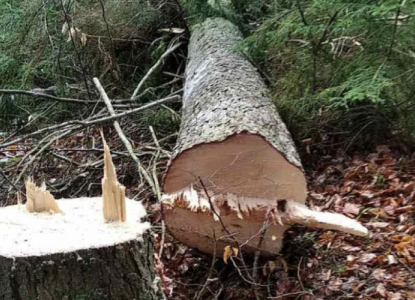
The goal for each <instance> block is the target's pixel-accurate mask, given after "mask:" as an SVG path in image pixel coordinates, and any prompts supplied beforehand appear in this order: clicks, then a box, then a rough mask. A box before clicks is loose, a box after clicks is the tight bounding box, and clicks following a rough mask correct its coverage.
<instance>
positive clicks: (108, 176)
mask: <svg viewBox="0 0 415 300" xmlns="http://www.w3.org/2000/svg"><path fill="white" fill-rule="evenodd" d="M101 135H102V132H101ZM102 143H103V145H104V177H103V178H102V199H103V212H104V219H105V221H106V222H125V221H126V210H125V186H123V185H122V184H121V183H119V182H118V179H117V174H116V171H115V167H114V163H113V162H112V158H111V152H110V149H109V147H108V145H107V143H106V141H105V139H104V136H103V135H102Z"/></svg>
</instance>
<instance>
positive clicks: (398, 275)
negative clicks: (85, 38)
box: [0, 133, 415, 300]
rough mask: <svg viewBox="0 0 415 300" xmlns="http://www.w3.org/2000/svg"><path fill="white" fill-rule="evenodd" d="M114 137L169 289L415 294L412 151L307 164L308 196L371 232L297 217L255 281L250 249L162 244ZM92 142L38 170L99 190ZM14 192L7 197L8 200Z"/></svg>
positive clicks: (175, 293) (64, 191) (71, 145)
mask: <svg viewBox="0 0 415 300" xmlns="http://www.w3.org/2000/svg"><path fill="white" fill-rule="evenodd" d="M93 134H95V133H93ZM96 135H97V136H98V133H96ZM108 141H109V144H110V147H111V148H112V150H113V151H114V153H113V154H114V156H115V159H114V162H115V164H116V165H117V171H118V173H119V177H120V180H121V181H122V182H123V184H125V185H126V187H127V194H128V196H129V197H130V198H134V199H141V200H143V202H144V203H145V205H146V206H147V208H148V211H149V215H150V220H151V221H152V222H153V227H154V232H155V233H156V239H155V253H156V254H155V262H156V269H157V272H158V274H159V275H160V277H161V278H162V285H163V288H164V291H165V293H166V295H168V298H169V299H304V300H305V299H307V300H308V299H327V300H328V299H366V300H369V299H387V300H404V299H415V189H414V188H415V159H413V158H412V157H408V156H404V155H401V154H400V153H398V152H395V151H392V150H390V149H389V148H388V147H387V146H378V147H377V151H376V152H374V153H371V154H368V155H359V154H356V155H353V156H346V155H335V156H328V155H327V156H324V157H321V158H320V161H319V164H318V166H319V167H318V169H317V170H314V171H309V172H308V182H309V197H308V204H309V205H310V206H311V207H312V208H313V209H316V210H323V211H333V212H339V213H343V214H345V215H347V216H349V217H351V218H355V219H358V220H359V221H360V222H362V223H363V224H364V225H365V226H366V227H367V228H368V229H369V230H370V236H369V237H367V238H360V237H353V236H350V235H346V234H343V233H339V232H334V231H323V230H312V229H306V228H304V227H300V226H298V227H293V228H292V229H291V230H289V231H288V232H287V234H286V237H285V242H284V248H283V251H282V253H281V255H280V256H279V257H276V258H275V259H273V260H260V261H259V263H258V264H257V267H258V273H259V278H258V281H257V285H256V287H255V285H254V284H252V282H251V281H250V280H249V279H248V278H252V276H251V275H252V274H253V266H254V265H255V264H254V262H253V261H254V260H253V258H250V257H247V258H246V265H245V267H243V268H242V267H235V266H234V265H232V264H225V262H224V261H223V259H215V260H214V261H212V258H211V257H209V256H206V255H204V254H201V253H199V252H198V251H197V250H195V249H189V248H187V247H186V246H184V245H182V244H180V243H178V242H177V241H175V240H174V239H173V238H172V237H171V236H169V235H168V233H166V234H165V243H164V245H163V247H162V251H161V249H160V248H161V238H162V236H163V233H162V230H161V228H162V226H161V214H160V206H159V204H157V203H156V202H155V201H154V199H153V200H149V197H150V196H149V195H150V193H149V191H148V190H147V191H145V192H142V191H141V189H142V187H140V186H139V185H138V178H139V175H138V174H137V171H136V170H135V167H134V165H133V164H132V163H130V162H129V161H130V159H129V157H128V155H123V152H122V147H120V146H119V142H118V138H117V136H116V135H113V134H112V135H110V134H108ZM160 141H161V146H162V147H163V145H164V147H165V148H166V149H168V148H169V147H170V146H171V145H172V144H173V143H172V139H171V138H170V137H168V138H166V139H165V140H163V139H161V140H160ZM87 142H88V141H86V140H85V135H82V136H78V137H77V136H73V137H70V138H68V139H66V140H65V139H64V140H60V141H58V142H56V143H54V144H52V146H51V151H49V152H48V153H46V154H44V155H45V156H44V157H45V158H48V159H43V160H40V161H41V162H40V163H38V164H37V165H36V166H35V169H34V172H35V173H37V174H41V173H42V174H48V176H46V177H45V176H42V178H43V179H45V180H46V181H47V182H48V187H49V188H50V189H51V190H53V189H54V190H55V191H56V194H57V195H58V197H59V195H63V196H66V197H72V196H86V195H88V196H93V195H96V194H97V193H99V192H100V178H101V176H102V175H101V173H102V166H100V165H99V164H96V165H94V163H96V162H98V161H99V160H100V159H101V157H102V151H99V150H98V148H99V147H96V148H94V149H97V150H93V151H92V150H91V151H86V150H82V149H80V148H82V147H83V146H85V145H86V144H87ZM25 143H26V144H27V145H25V144H24V143H23V144H22V145H19V146H14V147H10V148H9V149H8V151H5V152H2V153H1V157H0V159H3V160H4V159H5V158H9V159H10V160H11V161H12V163H7V164H6V165H3V166H2V170H3V172H4V174H5V175H6V176H8V177H9V180H10V179H13V178H14V177H15V176H16V174H18V172H17V171H16V166H17V164H18V161H19V158H21V157H22V156H23V155H24V154H25V148H26V146H28V147H29V146H30V145H29V144H30V143H31V141H30V140H27V141H25ZM164 143H165V144H164ZM117 145H118V146H117ZM140 149H143V150H140V151H142V152H141V155H142V156H141V158H142V159H145V156H146V155H148V156H149V157H151V156H152V155H153V154H152V153H154V152H152V151H154V148H152V146H151V141H148V142H147V143H146V144H142V145H141V147H140ZM56 154H57V155H58V156H56ZM65 158H66V159H67V160H65ZM14 160H15V162H14V163H13V161H14ZM68 160H69V161H68ZM147 161H151V159H147ZM166 162H167V157H164V158H162V159H161V161H160V162H159V164H158V166H157V167H158V169H159V171H160V177H161V174H162V170H163V168H164V166H165V164H166ZM91 164H92V167H91ZM88 165H89V167H88ZM80 166H86V167H82V168H81V167H80ZM42 170H43V171H42ZM75 170H76V172H75ZM2 180H3V179H1V180H0V187H2V188H3V189H0V193H2V194H3V196H2V198H3V199H5V197H4V195H5V193H6V191H7V189H5V188H4V187H5V186H6V187H7V182H6V181H4V180H3V181H2ZM38 180H39V178H38ZM52 193H53V191H52ZM58 197H57V198H58ZM14 200H15V199H13V197H12V198H10V197H9V203H11V202H13V201H14ZM10 201H11V202H10ZM160 252H162V253H161V254H162V255H161V258H160V257H159V254H160Z"/></svg>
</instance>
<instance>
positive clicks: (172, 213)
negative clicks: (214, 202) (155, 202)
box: [163, 207, 289, 257]
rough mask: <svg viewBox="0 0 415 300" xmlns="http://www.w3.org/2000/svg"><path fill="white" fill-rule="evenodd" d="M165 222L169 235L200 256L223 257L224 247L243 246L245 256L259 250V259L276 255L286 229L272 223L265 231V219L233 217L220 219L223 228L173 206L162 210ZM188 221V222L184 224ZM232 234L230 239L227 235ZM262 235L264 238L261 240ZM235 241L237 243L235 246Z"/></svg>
mask: <svg viewBox="0 0 415 300" xmlns="http://www.w3.org/2000/svg"><path fill="white" fill-rule="evenodd" d="M163 214H164V220H165V222H166V225H167V228H168V229H169V231H170V233H171V234H172V235H173V236H174V237H175V238H177V239H178V240H179V241H180V242H182V243H183V244H185V245H188V246H189V247H192V248H197V249H198V250H199V251H201V252H203V253H207V254H209V255H215V256H217V257H222V256H223V253H224V249H225V247H226V246H228V245H231V246H233V247H237V246H242V247H241V248H242V250H243V251H244V252H245V253H254V252H255V251H257V250H260V251H261V256H265V257H267V256H268V257H271V256H274V255H277V254H278V253H279V252H280V250H281V248H282V242H283V237H284V232H285V230H287V229H288V228H289V226H288V225H287V226H282V225H280V224H272V225H271V226H267V227H266V228H267V229H266V230H264V228H265V227H264V220H263V219H262V220H261V219H256V220H253V219H251V220H246V219H240V218H238V216H236V215H227V216H226V217H225V216H224V217H221V219H222V222H223V223H224V225H225V228H226V230H224V228H223V226H222V224H221V222H219V221H218V220H215V218H214V217H213V216H212V214H208V213H206V212H193V211H191V210H189V209H185V208H179V207H174V208H172V209H164V212H163ZM183 220H188V222H183ZM227 231H228V232H229V233H231V234H232V237H230V236H229V234H228V232H227ZM261 236H263V239H262V241H260V240H261ZM235 240H236V241H237V244H236V243H235Z"/></svg>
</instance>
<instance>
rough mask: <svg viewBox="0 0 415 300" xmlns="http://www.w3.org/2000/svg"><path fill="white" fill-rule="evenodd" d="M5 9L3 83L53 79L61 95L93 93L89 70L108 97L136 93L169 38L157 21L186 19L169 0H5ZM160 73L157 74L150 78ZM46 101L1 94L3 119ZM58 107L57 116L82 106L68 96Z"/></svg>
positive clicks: (38, 108)
mask: <svg viewBox="0 0 415 300" xmlns="http://www.w3.org/2000/svg"><path fill="white" fill-rule="evenodd" d="M63 4H64V6H62V5H63ZM102 5H103V6H104V7H102ZM0 16H1V17H0V88H9V89H22V90H30V89H33V88H48V87H51V86H55V87H56V90H57V93H58V95H61V96H66V97H74V98H81V99H82V98H84V99H85V98H89V97H96V95H95V94H94V93H93V90H94V88H93V84H92V77H99V78H100V80H101V82H102V83H103V85H104V86H105V88H106V90H107V91H108V92H109V93H110V96H111V97H121V98H124V97H125V96H126V95H129V94H130V95H131V93H132V90H133V89H134V88H135V86H137V83H138V82H139V81H140V79H141V77H142V75H143V74H145V73H146V72H147V71H148V69H149V68H150V67H151V66H152V65H153V63H154V62H155V61H156V60H157V59H158V58H159V57H160V55H161V54H162V53H163V52H164V50H165V49H166V47H167V46H168V44H169V39H171V38H172V35H169V34H162V33H160V32H159V29H161V28H169V27H181V26H179V25H178V24H176V23H177V7H176V6H175V5H174V3H173V2H170V1H168V0H167V1H164V0H151V1H148V0H137V1H118V0H105V1H91V0H68V1H63V2H60V1H45V0H18V1H16V0H0ZM104 16H105V17H104ZM179 21H180V19H179ZM65 24H66V25H65ZM65 26H66V30H65ZM71 28H72V30H74V31H73V32H71ZM71 37H72V38H71ZM173 37H174V36H173ZM153 41H155V42H154V43H153ZM173 67H175V66H174V65H173ZM174 71H177V68H175V69H174ZM161 80H162V79H161V76H160V74H159V76H157V75H153V76H152V77H151V78H150V80H148V81H147V82H146V84H155V83H156V84H157V83H159V82H160V81H161ZM85 82H87V84H86V83H85ZM46 104H47V103H45V102H41V101H39V100H34V99H33V98H28V97H26V96H13V97H11V96H9V95H7V96H6V95H3V96H0V126H1V127H2V128H7V127H9V126H18V124H24V123H26V121H27V119H28V117H29V115H33V114H38V113H41V112H42V111H43V110H44V109H45V107H46ZM55 108H56V109H55V110H54V111H55V112H56V111H59V113H58V114H55V115H54V117H59V119H60V120H62V119H67V118H70V117H73V116H74V115H79V114H81V113H83V111H82V109H83V108H82V107H77V106H70V105H67V104H57V106H56V107H55ZM48 116H52V115H50V114H48Z"/></svg>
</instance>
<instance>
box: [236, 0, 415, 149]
mask: <svg viewBox="0 0 415 300" xmlns="http://www.w3.org/2000/svg"><path fill="white" fill-rule="evenodd" d="M414 13H415V6H414V2H413V1H400V0H377V1H371V0H348V1H345V0H334V1H333V0H314V1H311V0H306V1H294V0H293V1H278V2H272V3H269V13H268V14H267V17H266V18H264V19H263V22H261V25H260V26H259V27H258V28H253V30H252V31H251V34H250V35H248V37H247V38H246V39H245V41H244V43H243V44H242V45H241V46H240V51H243V52H245V53H246V54H248V55H249V56H250V57H251V58H252V59H253V60H254V61H255V62H256V63H257V64H258V65H259V67H260V68H262V69H264V70H265V71H266V73H267V74H268V75H269V77H270V78H271V81H272V86H271V88H272V93H273V98H274V99H275V102H276V105H277V106H278V108H279V109H280V112H281V113H282V114H283V117H284V119H285V120H286V121H287V123H288V125H289V127H290V128H291V130H292V131H293V133H294V135H295V138H296V139H297V140H298V141H299V140H302V139H305V138H309V137H311V138H313V139H316V140H318V141H319V142H321V141H322V140H323V139H325V140H331V139H330V138H329V139H327V135H329V136H330V135H331V136H338V138H337V139H338V141H340V140H343V142H344V143H346V144H349V143H351V142H356V141H357V140H359V138H360V137H362V138H365V137H367V135H366V134H368V135H369V136H371V137H373V136H376V137H381V136H382V135H383V134H384V133H387V132H390V130H392V129H405V130H409V131H411V132H414V131H415V127H414V125H413V123H414V121H413V120H415V115H414V114H413V113H411V111H413V109H412V106H413V105H412V101H413V100H412V95H413V94H414V93H415V86H414V85H413V84H411V82H412V81H413V80H412V79H411V78H413V75H414V73H415V55H414V52H413V51H414V49H413V43H414V41H415V19H414V17H413V15H414ZM397 16H398V19H397V18H396V17H397ZM385 125H387V126H386V127H388V128H389V131H388V130H386V131H385ZM357 134H358V137H356V135H357Z"/></svg>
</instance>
